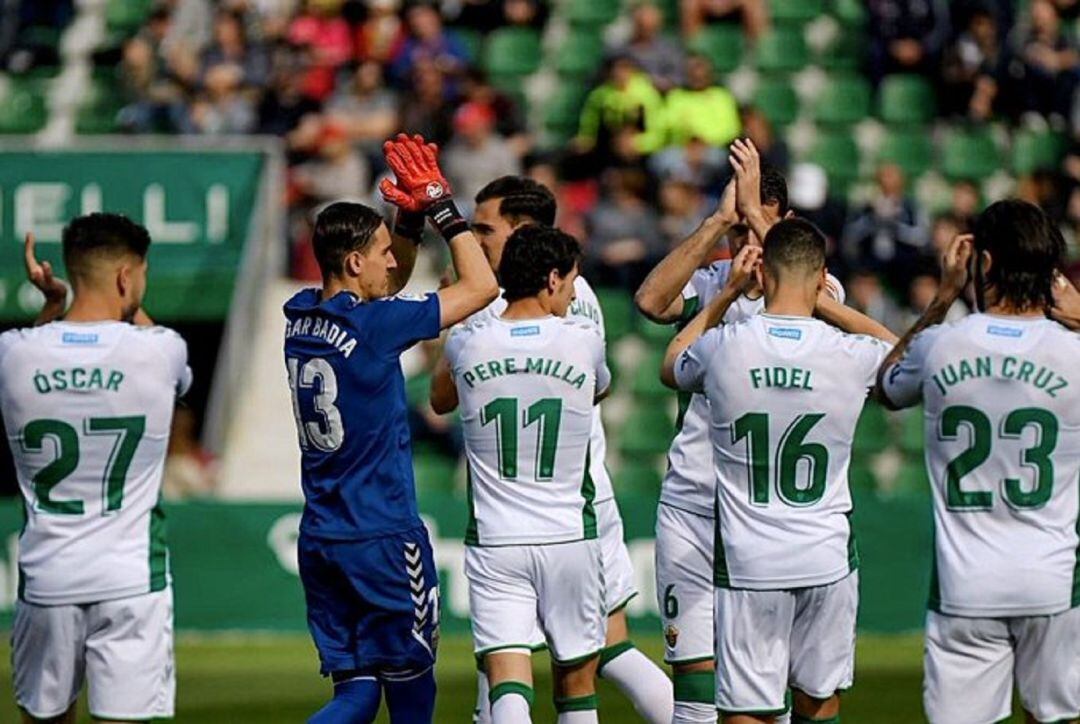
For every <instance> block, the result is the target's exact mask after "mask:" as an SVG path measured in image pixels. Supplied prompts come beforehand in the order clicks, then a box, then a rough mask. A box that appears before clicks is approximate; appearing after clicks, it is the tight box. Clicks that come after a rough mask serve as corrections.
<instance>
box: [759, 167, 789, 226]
mask: <svg viewBox="0 0 1080 724" xmlns="http://www.w3.org/2000/svg"><path fill="white" fill-rule="evenodd" d="M761 203H763V204H777V205H778V206H779V207H780V216H783V215H784V214H786V213H787V212H788V208H789V206H788V193H787V179H785V178H784V174H782V173H780V169H778V168H776V167H775V166H772V165H769V164H765V163H763V164H762V165H761Z"/></svg>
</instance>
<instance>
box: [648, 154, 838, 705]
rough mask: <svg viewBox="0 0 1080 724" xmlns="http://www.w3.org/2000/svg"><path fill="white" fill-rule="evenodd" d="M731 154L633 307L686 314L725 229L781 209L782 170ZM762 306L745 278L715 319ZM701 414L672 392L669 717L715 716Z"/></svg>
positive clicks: (662, 514)
mask: <svg viewBox="0 0 1080 724" xmlns="http://www.w3.org/2000/svg"><path fill="white" fill-rule="evenodd" d="M731 160H732V164H733V166H735V169H736V176H735V178H734V179H733V180H732V181H731V182H730V183H729V184H728V186H727V188H726V189H725V190H724V196H723V198H722V200H721V203H720V206H719V208H718V209H717V210H716V212H715V213H713V214H712V215H711V216H710V217H708V218H706V219H705V221H703V222H702V224H701V226H700V227H698V229H697V231H695V232H694V233H693V234H691V235H690V236H689V237H687V238H686V239H685V240H684V241H683V242H682V243H680V244H679V245H678V246H677V247H675V248H674V249H673V250H672V251H671V252H670V253H669V254H668V255H667V257H665V258H664V260H663V261H661V262H660V264H659V265H657V267H656V268H655V269H653V271H652V272H651V273H650V274H649V276H648V278H647V279H646V280H645V282H644V283H643V284H642V286H641V288H640V289H639V290H638V292H637V294H636V295H635V297H634V301H635V303H636V304H637V306H638V309H639V310H641V312H642V313H643V314H644V315H645V316H647V317H649V318H651V319H653V320H654V321H657V322H662V323H678V324H680V325H681V324H685V323H686V322H688V321H689V320H690V319H691V318H693V316H694V315H695V314H696V313H697V312H698V311H700V310H701V309H702V308H703V307H705V306H707V305H708V304H709V303H710V302H712V300H713V299H715V298H716V297H717V295H719V293H720V291H721V290H722V289H723V288H724V287H725V285H726V283H727V280H728V277H729V275H730V273H731V261H730V260H724V261H718V262H715V263H713V264H709V265H707V266H706V265H705V264H706V261H707V259H708V256H709V254H710V253H711V252H712V251H713V249H714V248H715V247H716V244H717V243H718V242H719V241H720V240H721V239H723V238H724V237H725V236H726V237H727V239H728V244H729V246H730V247H731V251H732V254H738V253H739V252H740V250H742V249H743V248H744V247H746V246H747V245H755V246H760V244H761V241H760V239H762V238H764V236H765V234H766V233H767V232H768V230H769V228H771V226H772V225H773V224H775V223H777V222H778V221H779V220H780V219H781V218H782V217H784V216H785V215H786V214H787V213H788V201H787V183H786V182H785V181H784V177H783V175H781V174H780V173H779V172H777V171H776V170H775V169H772V168H768V167H766V168H761V162H760V158H759V156H758V153H757V150H756V149H755V148H754V146H753V144H752V143H750V142H749V141H747V142H742V141H738V142H736V143H735V144H733V145H732V147H731ZM827 290H828V291H827V295H829V296H832V297H833V298H835V299H838V300H840V301H843V287H842V286H841V285H840V282H839V281H837V280H836V279H835V278H834V277H832V276H831V275H830V276H828V277H827ZM837 306H839V305H837ZM764 307H765V298H764V292H763V290H762V289H761V288H760V287H759V286H758V285H757V283H756V281H755V280H753V279H751V281H750V282H749V283H748V288H747V289H746V290H745V291H744V292H743V293H742V294H740V295H739V296H738V297H737V298H736V299H735V300H734V301H733V302H732V304H731V306H730V307H729V308H728V311H727V314H726V316H725V318H724V321H725V322H727V323H729V324H731V323H734V322H738V321H741V320H744V319H749V318H750V317H752V316H753V315H755V314H758V313H759V312H761V310H762V309H764ZM708 421H709V403H708V401H707V400H706V398H705V396H704V395H700V394H690V393H685V392H684V393H680V395H679V418H678V425H679V429H678V432H677V434H676V436H675V439H674V440H673V441H672V443H671V450H670V452H669V454H668V469H667V473H666V474H665V476H664V482H663V485H662V487H661V490H660V505H659V508H658V510H657V517H656V595H657V599H658V602H659V606H660V615H661V621H662V623H663V626H664V639H665V642H666V644H667V646H666V651H665V657H664V658H665V661H667V662H668V664H670V665H671V667H672V671H673V674H674V679H675V713H674V719H673V721H674V722H675V724H684V723H689V722H715V721H716V705H715V675H714V669H715V662H714V657H715V646H714V644H713V582H712V573H711V572H712V569H713V531H714V528H715V514H714V508H713V506H714V500H715V497H716V479H715V476H714V473H713V468H712V448H711V446H710V444H709V436H708V425H709V422H708Z"/></svg>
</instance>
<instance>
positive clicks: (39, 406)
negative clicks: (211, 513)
mask: <svg viewBox="0 0 1080 724" xmlns="http://www.w3.org/2000/svg"><path fill="white" fill-rule="evenodd" d="M62 242H63V256H64V266H65V267H66V269H67V273H68V276H69V277H70V280H71V285H72V288H73V290H74V298H73V300H72V303H71V307H70V309H68V310H67V313H66V315H65V316H64V319H63V320H62V321H51V322H49V323H46V324H43V325H41V326H38V327H35V328H32V329H16V330H12V331H9V332H6V333H4V334H3V335H0V411H2V412H3V416H4V424H5V427H6V429H7V431H8V435H9V439H8V442H9V444H10V445H11V450H12V454H13V456H14V460H15V469H16V476H17V478H18V482H19V488H20V492H21V493H22V496H23V501H24V503H25V512H26V525H25V527H24V528H23V531H22V534H21V535H20V537H19V600H18V601H17V602H16V606H15V619H14V623H13V630H12V662H13V668H14V675H15V699H16V702H17V703H18V705H19V707H20V708H21V709H22V712H23V720H24V721H26V722H37V721H63V722H73V721H75V702H76V699H77V698H78V696H79V691H80V690H81V689H82V686H83V682H84V680H86V681H88V682H89V705H90V714H91V716H93V717H94V718H95V719H96V720H98V721H103V722H106V721H138V720H149V719H152V718H159V717H171V716H172V715H173V702H174V698H175V689H176V681H175V672H174V665H173V643H172V629H173V627H172V619H173V611H172V604H173V597H172V586H171V576H170V573H169V565H168V551H167V549H166V545H165V519H164V514H163V513H162V511H161V508H160V507H159V505H158V501H159V497H160V492H161V476H162V469H163V466H164V463H165V452H166V447H167V443H168V438H169V428H170V425H171V424H172V415H173V407H174V403H175V401H176V398H177V396H178V395H182V394H184V392H186V391H187V389H188V387H189V386H190V384H191V370H190V369H189V368H188V366H187V345H186V344H185V343H184V340H183V339H181V338H180V336H179V335H178V334H176V333H175V332H173V331H172V330H169V329H166V328H164V327H157V326H136V325H134V324H132V322H133V320H135V319H136V318H138V319H140V320H146V321H148V318H147V317H145V315H144V314H141V312H140V305H141V303H142V299H143V294H144V292H145V291H146V269H147V262H146V253H147V249H148V248H149V246H150V236H149V234H147V232H146V229H144V228H143V227H141V226H139V225H138V224H135V223H134V222H132V221H130V220H128V219H127V218H125V217H123V216H119V215H115V214H90V215H88V216H82V217H79V218H77V219H74V220H73V221H72V222H71V223H70V224H68V226H67V227H66V228H65V229H64V232H63V238H62ZM26 258H27V269H28V272H29V274H30V276H31V281H33V282H34V283H35V284H37V285H38V286H39V287H40V288H42V289H43V291H46V292H47V293H49V292H50V291H55V292H56V294H55V295H51V296H50V305H49V307H47V310H49V309H51V310H52V311H46V313H45V316H46V317H48V316H52V315H54V314H58V313H62V311H63V298H64V285H63V284H62V283H61V282H60V281H59V280H58V279H55V278H54V277H53V276H52V270H51V268H50V267H49V266H48V264H47V263H43V264H38V263H37V262H36V260H35V259H34V253H33V241H32V238H28V240H27V249H26ZM41 321H45V320H41Z"/></svg>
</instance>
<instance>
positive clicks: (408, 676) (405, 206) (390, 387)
mask: <svg viewBox="0 0 1080 724" xmlns="http://www.w3.org/2000/svg"><path fill="white" fill-rule="evenodd" d="M385 152H386V156H387V161H388V163H389V164H390V167H391V168H392V170H393V171H394V174H395V176H396V178H397V182H396V184H391V183H390V182H389V180H387V182H386V183H384V184H383V186H382V192H383V195H384V197H386V198H387V200H388V201H391V202H393V203H394V204H396V205H397V206H398V207H399V211H398V217H397V223H396V225H395V233H394V234H391V233H390V231H389V230H388V229H387V227H386V225H385V224H384V223H383V222H382V219H381V218H380V216H379V214H378V213H377V212H376V211H374V210H373V209H370V208H368V207H366V206H363V205H361V204H353V203H335V204H331V205H330V206H328V207H327V208H326V209H324V210H323V211H322V212H321V213H320V214H319V216H318V219H317V220H316V223H315V233H314V238H313V246H314V250H315V258H316V260H317V261H318V263H319V268H320V269H321V271H322V274H323V286H322V288H321V289H306V290H304V291H302V292H300V293H298V294H297V295H296V296H294V297H293V298H292V299H290V300H289V301H288V302H287V303H286V304H285V317H286V320H287V324H286V332H285V361H286V365H287V369H288V375H289V383H290V386H291V388H292V393H293V408H294V409H293V411H294V414H295V416H296V424H297V432H298V435H299V442H300V447H301V452H302V487H303V491H304V501H305V504H304V512H303V517H302V520H301V524H300V541H299V563H300V578H301V581H302V583H303V585H304V593H305V597H306V600H307V615H308V626H309V628H310V630H311V634H312V638H313V639H314V640H315V645H316V648H317V649H318V651H319V659H320V662H321V670H322V673H323V675H329V676H331V677H332V679H333V681H334V697H333V699H332V700H331V701H330V702H329V703H328V704H327V705H326V706H325V707H324V708H323V709H322V710H320V711H319V712H318V713H317V714H315V716H314V717H312V719H311V720H310V721H311V722H313V723H315V724H330V723H333V724H340V723H342V722H345V723H348V724H352V723H354V722H356V723H361V722H370V721H372V720H373V719H374V718H375V714H376V712H377V711H378V707H379V700H380V697H381V692H382V691H383V690H385V692H386V699H387V707H388V709H389V711H390V717H391V720H392V721H394V722H408V723H410V724H411V723H413V722H430V721H431V718H432V715H433V711H434V705H435V678H434V672H433V668H432V667H433V664H434V661H435V645H436V633H437V624H438V588H437V575H436V571H435V565H434V562H433V560H432V551H431V544H430V541H429V539H428V533H427V531H426V529H425V528H424V527H423V525H422V523H421V522H420V518H419V515H418V513H417V508H416V494H415V490H414V483H413V471H412V458H411V455H410V440H409V429H408V424H407V407H406V402H405V388H404V379H403V377H402V373H401V364H400V359H399V358H400V355H401V353H402V352H403V351H405V350H406V349H408V348H409V347H410V346H412V345H413V344H415V343H416V342H417V341H419V340H422V339H432V338H434V337H437V336H438V335H439V331H440V330H442V329H445V328H447V327H449V326H451V325H453V324H455V323H457V322H459V321H461V320H462V319H464V318H465V317H467V316H469V315H470V314H473V313H474V312H476V311H477V310H479V309H481V308H483V307H484V306H485V305H486V304H488V303H489V302H491V300H492V299H494V298H495V294H496V293H497V291H498V287H497V286H496V284H495V277H494V275H493V274H492V273H491V269H490V268H489V267H488V265H487V263H486V262H485V261H484V254H483V252H482V251H481V250H480V246H479V245H478V244H477V243H476V240H475V238H474V237H473V235H472V232H471V231H469V228H468V224H467V223H466V221H465V220H464V218H462V217H461V215H460V214H459V213H458V211H457V208H456V207H455V206H454V203H453V200H452V198H451V195H450V187H449V185H448V184H447V183H446V180H445V178H443V175H442V172H441V171H440V170H439V166H438V162H437V156H436V154H437V148H436V147H435V146H434V145H433V144H425V143H424V142H423V139H421V138H419V137H413V138H407V137H405V136H398V138H397V140H395V141H392V142H387V144H386V146H385ZM425 216H426V217H427V219H429V220H430V221H432V222H433V223H434V225H435V226H436V228H437V229H438V230H439V231H440V233H441V234H442V236H443V238H445V239H446V240H447V242H448V243H449V245H450V254H451V256H452V257H453V262H454V267H455V269H456V270H457V273H458V277H459V279H458V281H457V282H455V283H454V284H451V285H450V286H448V287H446V288H444V289H441V290H439V291H438V292H437V293H433V294H428V295H425V296H423V297H421V298H409V297H401V296H393V295H394V294H395V293H396V292H398V291H399V290H400V289H401V287H402V286H404V284H405V281H406V280H407V278H408V273H409V271H411V268H412V263H413V260H414V259H415V255H416V244H415V243H414V240H416V239H419V238H420V232H421V231H422V230H423V226H424V218H425Z"/></svg>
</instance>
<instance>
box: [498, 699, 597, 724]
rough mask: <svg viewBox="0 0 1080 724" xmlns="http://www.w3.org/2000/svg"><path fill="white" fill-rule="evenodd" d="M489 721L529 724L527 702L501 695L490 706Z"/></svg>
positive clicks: (502, 723) (500, 723) (503, 723)
mask: <svg viewBox="0 0 1080 724" xmlns="http://www.w3.org/2000/svg"><path fill="white" fill-rule="evenodd" d="M594 713H595V712H594ZM491 721H492V722H494V724H523V723H530V722H532V719H530V718H529V702H528V701H526V700H525V697H524V696H522V695H521V694H517V693H512V694H503V695H502V696H500V697H499V698H498V699H496V700H495V703H494V704H492V705H491ZM559 721H562V720H561V719H560V720H559ZM593 721H596V719H595V718H594V719H593Z"/></svg>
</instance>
